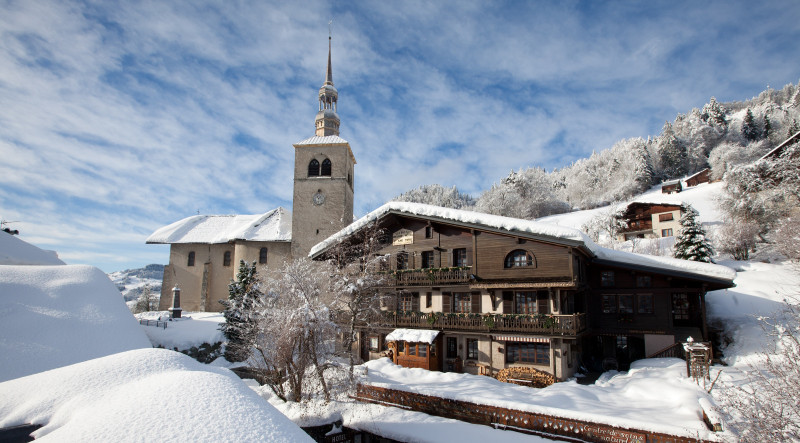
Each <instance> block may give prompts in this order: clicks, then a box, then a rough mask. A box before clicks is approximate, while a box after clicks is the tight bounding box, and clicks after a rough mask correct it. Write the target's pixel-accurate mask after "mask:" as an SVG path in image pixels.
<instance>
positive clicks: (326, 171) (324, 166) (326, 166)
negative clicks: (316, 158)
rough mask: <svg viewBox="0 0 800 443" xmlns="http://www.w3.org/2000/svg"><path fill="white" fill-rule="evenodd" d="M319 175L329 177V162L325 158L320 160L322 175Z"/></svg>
mask: <svg viewBox="0 0 800 443" xmlns="http://www.w3.org/2000/svg"><path fill="white" fill-rule="evenodd" d="M320 175H322V176H325V177H330V176H331V161H330V160H328V159H327V158H326V159H325V160H322V173H321V174H320Z"/></svg>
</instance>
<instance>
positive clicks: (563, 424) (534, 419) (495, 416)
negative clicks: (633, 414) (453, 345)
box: [353, 385, 711, 443]
mask: <svg viewBox="0 0 800 443" xmlns="http://www.w3.org/2000/svg"><path fill="white" fill-rule="evenodd" d="M353 398H355V399H356V400H360V401H364V402H369V403H376V404H382V405H384V406H396V407H400V408H403V409H411V410H414V411H419V412H424V413H426V414H430V415H437V416H440V417H446V418H452V419H455V420H461V421H465V422H469V423H475V424H482V425H487V426H492V427H495V428H498V429H509V430H514V431H519V432H525V433H530V434H536V435H541V436H545V437H551V438H556V439H562V440H579V441H586V442H596V443H611V442H613V443H699V442H703V443H705V442H709V443H710V442H711V440H701V439H698V438H690V437H684V436H676V435H669V434H662V433H657V432H652V431H647V430H641V429H629V428H620V427H616V426H611V425H607V424H603V423H592V422H588V421H583V420H575V419H570V418H563V417H554V416H549V415H544V414H538V413H533V412H526V411H519V410H514V409H507V408H500V407H495V406H488V405H479V404H476V403H470V402H466V401H461V400H451V399H447V398H441V397H433V396H429V395H423V394H417V393H413V392H406V391H399V390H395V389H387V388H380V387H377V386H370V385H358V387H357V390H356V395H355V396H353Z"/></svg>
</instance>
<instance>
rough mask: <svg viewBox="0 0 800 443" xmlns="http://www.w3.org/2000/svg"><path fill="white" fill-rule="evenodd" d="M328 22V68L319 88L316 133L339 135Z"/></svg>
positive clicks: (337, 97) (319, 134)
mask: <svg viewBox="0 0 800 443" xmlns="http://www.w3.org/2000/svg"><path fill="white" fill-rule="evenodd" d="M332 22H333V20H331V21H330V22H328V70H327V72H326V73H325V83H323V84H322V87H321V88H319V112H317V118H316V119H315V120H314V126H315V131H314V133H315V135H317V136H319V137H324V136H327V135H339V115H337V114H336V110H337V101H338V100H339V92H338V91H337V90H336V88H335V87H334V86H333V68H332V67H331V66H332V65H331V41H332V40H333V38H332V35H331V23H332Z"/></svg>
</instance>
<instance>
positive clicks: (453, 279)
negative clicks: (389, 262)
mask: <svg viewBox="0 0 800 443" xmlns="http://www.w3.org/2000/svg"><path fill="white" fill-rule="evenodd" d="M470 272H472V267H470V266H463V267H458V268H426V269H402V270H397V271H389V272H388V275H389V278H388V279H387V285H389V286H431V285H444V284H456V283H466V282H468V281H469V275H470Z"/></svg>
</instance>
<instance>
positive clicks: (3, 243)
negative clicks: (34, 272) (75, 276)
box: [0, 232, 64, 265]
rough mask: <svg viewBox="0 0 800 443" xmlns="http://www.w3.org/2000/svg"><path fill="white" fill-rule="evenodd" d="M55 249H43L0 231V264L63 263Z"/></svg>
mask: <svg viewBox="0 0 800 443" xmlns="http://www.w3.org/2000/svg"><path fill="white" fill-rule="evenodd" d="M63 264H64V262H63V261H61V260H60V259H59V258H58V254H56V253H55V251H45V250H44V249H39V248H37V247H36V246H34V245H32V244H30V243H28V242H26V241H24V240H22V239H19V238H17V236H15V235H11V234H6V233H5V232H0V265H63Z"/></svg>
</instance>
